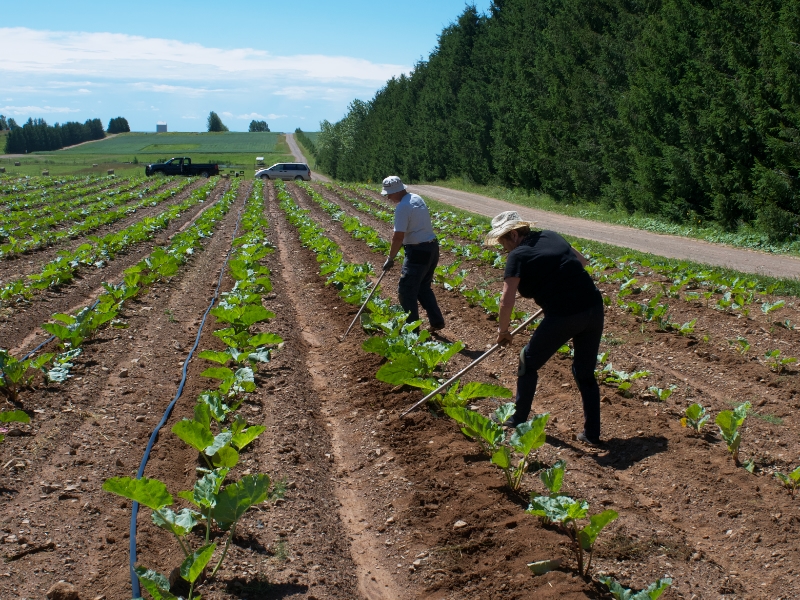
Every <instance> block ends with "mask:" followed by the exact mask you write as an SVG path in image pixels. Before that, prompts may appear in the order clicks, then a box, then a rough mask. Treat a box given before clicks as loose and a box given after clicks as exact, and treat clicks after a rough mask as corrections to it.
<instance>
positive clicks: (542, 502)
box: [525, 494, 619, 576]
mask: <svg viewBox="0 0 800 600" xmlns="http://www.w3.org/2000/svg"><path fill="white" fill-rule="evenodd" d="M525 512H526V513H528V514H529V515H536V516H537V517H540V518H542V519H543V520H545V521H546V522H548V523H554V524H556V525H558V526H559V527H560V528H561V529H562V531H564V533H566V534H567V536H569V539H570V545H571V549H572V552H573V554H574V555H575V560H576V562H577V564H578V574H580V575H581V576H585V575H588V574H589V572H590V570H591V568H592V555H593V549H594V543H595V541H596V540H597V536H598V535H599V534H600V532H601V531H602V530H603V528H604V527H605V526H606V525H608V524H609V523H611V522H612V521H614V520H615V519H616V518H617V517H618V516H619V514H618V513H617V512H616V511H614V510H610V509H608V510H604V511H603V512H601V513H598V514H596V515H592V516H591V517H589V523H588V524H587V525H585V526H584V527H583V528H581V529H578V520H580V519H585V518H586V516H587V515H588V514H589V503H588V502H586V500H573V499H572V498H570V497H569V496H558V495H554V496H536V497H534V496H533V494H531V502H530V504H529V505H528V509H527V510H526V511H525ZM586 554H588V555H589V560H588V561H586V560H585V559H586Z"/></svg>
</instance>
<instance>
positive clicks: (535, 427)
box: [509, 413, 550, 456]
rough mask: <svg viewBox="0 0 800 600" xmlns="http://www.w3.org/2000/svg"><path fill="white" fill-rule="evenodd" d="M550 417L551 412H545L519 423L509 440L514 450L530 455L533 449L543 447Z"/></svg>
mask: <svg viewBox="0 0 800 600" xmlns="http://www.w3.org/2000/svg"><path fill="white" fill-rule="evenodd" d="M548 419H550V413H544V414H542V415H536V416H535V417H534V418H533V419H531V420H530V421H527V422H526V423H520V424H519V425H517V427H516V429H515V430H514V433H513V434H511V439H510V440H509V443H510V444H511V446H512V447H513V448H514V450H516V451H517V452H519V453H520V454H522V455H523V456H528V454H529V453H530V451H531V450H533V449H535V448H539V447H541V446H542V445H543V444H544V443H545V441H546V439H547V435H546V434H545V427H546V426H547V421H548Z"/></svg>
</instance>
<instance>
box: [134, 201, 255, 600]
mask: <svg viewBox="0 0 800 600" xmlns="http://www.w3.org/2000/svg"><path fill="white" fill-rule="evenodd" d="M246 206H247V200H246V199H245V201H244V205H242V208H241V210H240V211H239V216H238V217H237V219H236V227H235V228H234V230H233V237H232V238H231V247H230V249H229V250H228V254H227V255H226V256H225V262H224V263H223V264H222V269H221V270H220V272H219V279H218V280H217V287H216V288H214V296H213V297H212V298H211V303H210V304H209V305H208V308H207V309H206V311H205V312H204V313H203V319H202V320H201V321H200V328H199V329H198V330H197V337H196V338H195V340H194V345H193V346H192V349H191V350H189V354H188V356H187V357H186V360H185V361H184V362H183V370H182V373H181V381H180V384H178V391H177V392H176V393H175V397H174V398H173V399H172V402H170V403H169V405H168V406H167V410H166V411H164V415H163V416H162V417H161V420H160V421H159V422H158V424H157V425H156V427H155V429H153V433H151V434H150V439H149V440H148V442H147V447H146V448H145V450H144V455H143V456H142V462H141V464H140V465H139V470H138V471H137V472H136V479H141V478H142V475H143V474H144V469H145V467H146V466H147V461H148V460H149V459H150V451H151V450H152V449H153V444H155V443H156V440H157V439H158V433H159V431H161V428H162V427H163V426H164V424H165V423H166V422H167V419H169V416H170V414H172V409H173V408H174V407H175V404H176V403H177V402H178V400H179V399H180V397H181V395H182V394H183V387H184V385H186V374H187V369H188V368H189V361H191V360H192V356H194V352H195V350H197V347H198V346H199V345H200V336H201V335H202V333H203V326H204V325H205V324H206V319H207V318H208V313H209V312H211V309H212V308H214V304H216V302H217V299H218V298H219V288H220V287H221V286H222V278H223V277H224V276H225V271H226V270H227V267H228V261H229V260H230V258H231V253H232V252H233V240H235V239H236V234H237V233H238V232H239V224H240V223H241V220H242V214H244V209H245V207H246ZM138 514H139V503H138V502H134V503H133V505H132V507H131V526H130V542H129V548H130V561H129V567H130V573H131V588H132V590H133V597H134V598H138V597H140V596H141V589H140V588H139V578H138V577H137V576H136V571H135V570H134V568H135V566H136V517H137V516H138Z"/></svg>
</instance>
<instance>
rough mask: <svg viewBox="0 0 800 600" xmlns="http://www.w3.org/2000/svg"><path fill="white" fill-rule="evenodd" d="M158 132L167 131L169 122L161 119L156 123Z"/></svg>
mask: <svg viewBox="0 0 800 600" xmlns="http://www.w3.org/2000/svg"><path fill="white" fill-rule="evenodd" d="M156 133H167V122H166V121H159V122H158V123H156Z"/></svg>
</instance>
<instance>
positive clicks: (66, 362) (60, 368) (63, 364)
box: [46, 348, 83, 383]
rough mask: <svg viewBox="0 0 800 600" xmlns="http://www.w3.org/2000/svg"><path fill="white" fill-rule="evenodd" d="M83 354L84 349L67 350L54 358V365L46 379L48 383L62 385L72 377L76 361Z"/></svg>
mask: <svg viewBox="0 0 800 600" xmlns="http://www.w3.org/2000/svg"><path fill="white" fill-rule="evenodd" d="M82 352H83V349H82V348H75V349H74V350H67V351H66V352H61V353H60V354H56V355H55V356H54V357H53V362H52V365H51V366H50V369H49V370H48V371H47V374H46V377H47V380H48V381H52V382H53V383H62V382H64V381H66V380H67V379H69V378H70V377H72V375H71V374H70V369H72V367H74V366H75V363H73V362H72V361H74V360H75V359H76V358H77V357H78V356H80V355H81V353H82Z"/></svg>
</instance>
